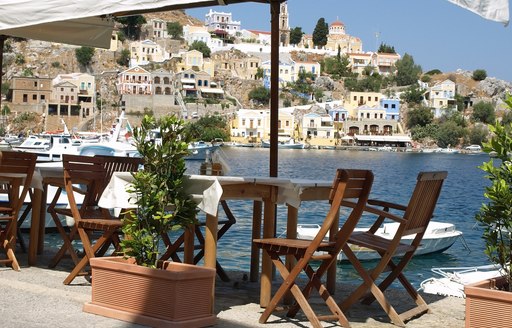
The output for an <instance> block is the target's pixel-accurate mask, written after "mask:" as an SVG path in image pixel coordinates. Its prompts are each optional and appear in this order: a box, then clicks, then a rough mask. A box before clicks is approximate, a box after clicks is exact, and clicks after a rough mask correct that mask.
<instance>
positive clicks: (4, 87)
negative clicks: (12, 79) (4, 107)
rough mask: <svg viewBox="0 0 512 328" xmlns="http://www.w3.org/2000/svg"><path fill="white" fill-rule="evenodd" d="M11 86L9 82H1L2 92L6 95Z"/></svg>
mask: <svg viewBox="0 0 512 328" xmlns="http://www.w3.org/2000/svg"><path fill="white" fill-rule="evenodd" d="M10 88H11V84H10V83H9V82H4V83H2V94H3V95H6V94H7V93H9V89H10Z"/></svg>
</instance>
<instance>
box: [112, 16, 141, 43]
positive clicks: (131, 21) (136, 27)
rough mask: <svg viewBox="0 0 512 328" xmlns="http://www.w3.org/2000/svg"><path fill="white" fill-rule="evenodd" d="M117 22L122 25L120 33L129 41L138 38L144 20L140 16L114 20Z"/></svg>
mask: <svg viewBox="0 0 512 328" xmlns="http://www.w3.org/2000/svg"><path fill="white" fill-rule="evenodd" d="M115 20H116V21H117V22H119V23H120V24H122V25H123V28H122V31H123V32H124V35H126V36H127V37H128V38H129V39H131V40H137V39H138V38H139V37H140V31H141V27H142V25H143V24H146V19H145V18H144V16H142V15H133V16H125V17H117V18H115Z"/></svg>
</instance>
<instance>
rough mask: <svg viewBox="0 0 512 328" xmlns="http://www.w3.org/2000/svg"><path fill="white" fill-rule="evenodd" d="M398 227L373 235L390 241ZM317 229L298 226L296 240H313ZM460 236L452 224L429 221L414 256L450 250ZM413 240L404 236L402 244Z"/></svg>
mask: <svg viewBox="0 0 512 328" xmlns="http://www.w3.org/2000/svg"><path fill="white" fill-rule="evenodd" d="M398 227H399V223H397V222H391V223H384V224H383V225H382V227H380V228H379V229H377V231H376V233H375V234H376V235H378V236H380V237H383V238H386V239H392V238H393V237H394V235H395V233H396V231H397V229H398ZM319 229H320V225H318V224H299V225H297V238H301V239H313V238H314V237H315V236H316V234H317V232H318V230H319ZM366 230H368V228H356V229H355V231H366ZM460 236H462V232H461V231H458V230H456V229H455V225H454V224H451V223H445V222H436V221H430V223H429V224H428V227H427V231H426V233H425V235H424V236H423V240H422V242H421V245H420V246H419V247H418V249H417V250H416V253H415V255H423V254H431V253H441V252H443V251H445V250H447V249H448V248H450V247H451V246H452V245H453V243H455V241H456V240H457V239H458V238H459V237H460ZM413 238H414V235H411V236H405V237H403V238H402V242H403V243H411V242H412V239H413ZM351 248H352V250H353V251H354V253H355V255H356V256H357V258H358V259H359V260H375V259H379V258H380V257H379V255H378V254H377V253H376V252H375V251H373V250H370V249H368V248H364V247H356V246H351ZM398 255H401V254H398ZM338 260H339V261H342V260H346V259H345V258H344V256H343V253H340V255H339V256H338Z"/></svg>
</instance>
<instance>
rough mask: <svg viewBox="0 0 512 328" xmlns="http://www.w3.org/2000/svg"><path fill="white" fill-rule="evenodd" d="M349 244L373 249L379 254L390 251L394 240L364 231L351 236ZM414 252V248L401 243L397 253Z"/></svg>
mask: <svg viewBox="0 0 512 328" xmlns="http://www.w3.org/2000/svg"><path fill="white" fill-rule="evenodd" d="M348 242H349V244H355V245H357V246H361V247H367V248H371V249H373V250H375V251H377V252H385V251H386V250H388V249H390V246H391V242H392V240H390V239H386V238H382V237H380V236H377V235H373V234H370V233H367V232H363V231H355V232H353V233H352V235H351V236H350V238H349V240H348ZM412 250H414V247H413V246H411V245H408V244H402V243H400V244H399V245H398V247H397V248H396V252H397V253H399V254H401V253H405V252H408V251H412Z"/></svg>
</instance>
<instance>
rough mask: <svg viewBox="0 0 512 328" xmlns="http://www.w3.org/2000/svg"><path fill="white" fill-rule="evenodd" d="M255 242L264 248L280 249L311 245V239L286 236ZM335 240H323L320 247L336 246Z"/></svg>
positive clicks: (304, 247)
mask: <svg viewBox="0 0 512 328" xmlns="http://www.w3.org/2000/svg"><path fill="white" fill-rule="evenodd" d="M254 243H255V244H256V245H257V246H258V247H260V248H263V249H273V250H276V251H278V250H279V249H280V248H281V249H292V248H296V249H307V248H308V247H309V245H311V240H310V239H286V238H265V239H254ZM334 244H335V243H334V242H321V243H320V245H319V246H318V248H319V249H324V248H325V249H327V248H331V247H333V246H334Z"/></svg>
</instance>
